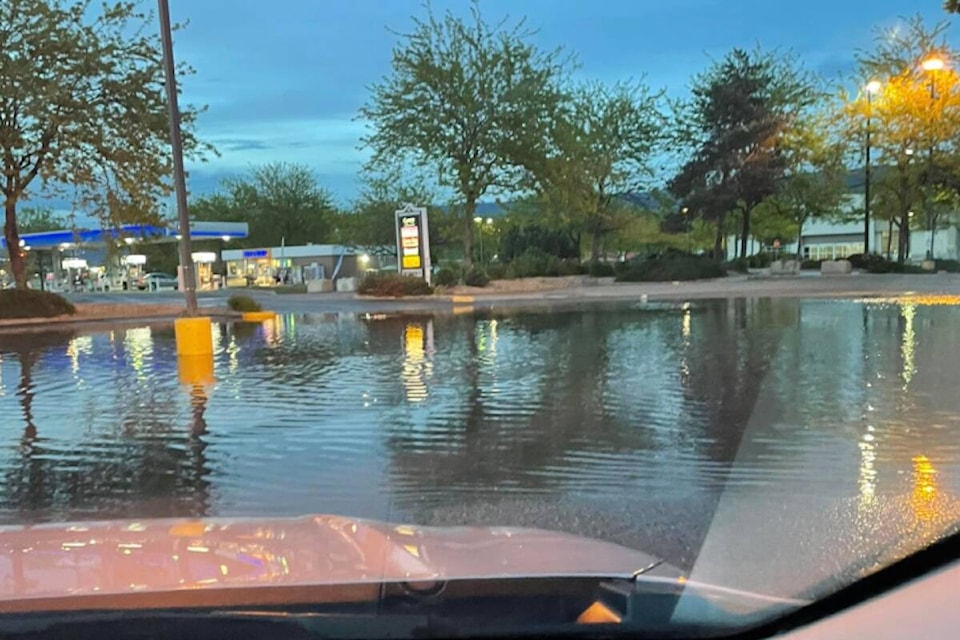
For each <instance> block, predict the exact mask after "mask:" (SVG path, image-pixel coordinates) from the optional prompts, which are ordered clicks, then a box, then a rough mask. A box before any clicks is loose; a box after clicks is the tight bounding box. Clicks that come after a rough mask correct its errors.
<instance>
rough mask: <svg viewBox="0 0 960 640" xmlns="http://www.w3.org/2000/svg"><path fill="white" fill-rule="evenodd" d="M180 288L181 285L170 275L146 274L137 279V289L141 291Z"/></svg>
mask: <svg viewBox="0 0 960 640" xmlns="http://www.w3.org/2000/svg"><path fill="white" fill-rule="evenodd" d="M179 288H180V283H179V282H178V280H177V278H176V277H175V276H171V275H170V274H168V273H145V274H143V275H142V276H140V278H138V279H137V289H140V290H141V291H145V290H149V291H159V290H160V289H173V290H174V291H176V290H177V289H179Z"/></svg>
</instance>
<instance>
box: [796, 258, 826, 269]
mask: <svg viewBox="0 0 960 640" xmlns="http://www.w3.org/2000/svg"><path fill="white" fill-rule="evenodd" d="M821 264H823V260H804V261H803V262H801V263H800V268H801V269H807V270H809V269H820V265H821Z"/></svg>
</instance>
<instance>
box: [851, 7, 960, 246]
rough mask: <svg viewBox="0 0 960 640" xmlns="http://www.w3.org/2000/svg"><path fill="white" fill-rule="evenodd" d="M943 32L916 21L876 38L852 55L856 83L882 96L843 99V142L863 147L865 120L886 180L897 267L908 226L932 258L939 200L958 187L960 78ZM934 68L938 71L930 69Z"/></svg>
mask: <svg viewBox="0 0 960 640" xmlns="http://www.w3.org/2000/svg"><path fill="white" fill-rule="evenodd" d="M948 26H949V25H948V24H947V23H945V22H942V23H938V24H935V25H933V26H927V24H926V23H925V21H924V19H923V17H922V16H920V15H917V16H914V17H913V18H910V19H908V20H907V21H906V22H905V23H904V25H903V28H902V29H898V30H896V31H892V32H891V31H890V30H882V31H881V30H878V32H877V36H876V38H875V42H876V45H875V47H874V48H873V49H872V50H870V51H864V52H860V53H859V54H858V55H857V63H858V70H857V76H858V77H859V78H861V79H863V78H865V79H872V80H876V81H877V82H878V85H879V90H878V91H877V93H876V95H874V96H872V97H868V96H867V95H866V93H865V92H861V94H860V95H858V96H856V98H855V99H847V103H848V108H847V111H846V115H847V116H848V118H847V131H848V139H849V140H850V141H851V142H852V144H854V145H857V144H859V143H860V140H862V139H863V135H862V133H863V126H864V123H865V121H866V120H867V118H868V117H869V119H870V122H871V124H872V126H871V134H872V135H871V147H872V150H873V152H874V154H875V158H876V163H877V164H878V165H882V166H883V167H885V168H886V169H887V173H888V174H890V175H884V176H883V177H882V178H881V179H880V180H879V181H878V190H877V196H878V197H884V199H885V201H886V206H885V210H886V211H887V212H888V213H889V214H890V215H891V217H890V220H891V221H892V223H893V224H894V225H895V226H896V227H897V229H898V231H899V234H898V235H899V238H900V242H899V245H898V247H897V256H898V259H899V260H901V261H902V260H904V259H906V257H907V252H908V250H909V247H910V230H911V226H913V225H921V226H922V227H924V228H926V229H927V230H928V231H929V232H930V242H931V244H930V249H929V250H928V252H927V253H928V257H931V256H932V248H933V240H934V233H935V231H936V229H937V227H938V224H939V219H940V216H941V212H942V210H943V208H942V207H940V206H938V205H937V203H938V202H942V201H944V200H945V199H948V195H947V194H946V193H944V192H951V191H956V190H957V188H958V187H960V179H958V178H960V75H958V73H957V71H956V70H954V69H952V68H951V67H950V66H949V65H947V64H946V61H948V60H951V59H956V56H957V55H958V52H957V51H955V50H953V49H951V47H950V46H949V42H948V39H947V29H948ZM931 61H934V62H938V63H939V64H937V65H930V64H928V63H929V62H931ZM842 97H844V98H846V96H842ZM884 191H889V192H890V193H886V194H885V193H883V192H884ZM893 203H896V207H895V208H891V205H892V204H893ZM911 212H917V213H923V214H924V215H923V216H919V215H918V216H912V215H911Z"/></svg>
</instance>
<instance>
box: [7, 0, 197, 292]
mask: <svg viewBox="0 0 960 640" xmlns="http://www.w3.org/2000/svg"><path fill="white" fill-rule="evenodd" d="M92 5H93V3H92V1H91V0H76V1H70V0H5V2H3V4H2V5H0V15H2V18H0V154H2V157H3V160H2V162H3V175H4V177H3V178H2V179H0V192H2V194H3V198H4V237H5V239H6V241H7V246H8V248H9V249H10V267H11V271H12V272H13V276H14V280H15V281H16V284H17V286H18V287H25V286H26V280H25V274H24V265H23V260H22V256H21V255H20V252H19V251H18V250H17V249H16V248H17V247H18V245H19V240H20V235H19V226H18V216H17V205H18V204H19V203H20V201H21V200H23V199H24V198H25V197H26V196H27V195H28V194H30V193H31V192H37V191H45V192H57V191H60V192H63V191H66V190H67V189H68V188H69V190H70V191H71V192H72V195H73V196H74V197H75V198H76V200H77V202H78V204H79V205H80V206H81V207H82V208H84V209H86V210H87V212H88V213H89V214H91V215H93V216H95V217H97V218H98V219H99V220H100V222H101V224H102V225H104V226H113V225H116V224H118V223H121V222H135V221H143V222H148V221H149V222H156V221H159V219H160V208H159V203H160V201H161V200H162V198H163V197H164V196H166V195H167V194H169V193H170V191H171V180H170V178H171V174H172V157H171V153H170V148H169V141H168V138H169V130H168V126H167V125H168V114H167V105H166V101H165V99H164V90H163V67H162V64H161V59H162V58H161V53H160V51H161V48H160V41H159V36H158V35H156V34H157V29H156V27H155V26H154V24H153V21H152V16H151V15H149V14H143V13H141V12H140V10H139V8H138V7H137V6H136V4H135V3H132V2H109V1H108V2H105V3H104V4H103V6H102V7H98V10H94V7H93V6H92ZM189 72H190V69H189V67H187V66H183V65H181V66H180V68H179V69H178V73H179V74H180V75H183V74H186V73H189ZM197 112H198V110H197V109H195V108H191V107H189V106H184V108H183V110H182V120H183V134H184V148H185V150H186V152H187V155H188V157H193V158H197V157H202V156H203V154H204V152H205V151H208V150H210V149H211V148H210V147H209V146H207V145H204V144H202V143H200V142H199V141H198V140H197V138H196V137H195V136H194V134H193V131H194V125H195V122H196V116H197ZM65 185H69V187H67V186H65Z"/></svg>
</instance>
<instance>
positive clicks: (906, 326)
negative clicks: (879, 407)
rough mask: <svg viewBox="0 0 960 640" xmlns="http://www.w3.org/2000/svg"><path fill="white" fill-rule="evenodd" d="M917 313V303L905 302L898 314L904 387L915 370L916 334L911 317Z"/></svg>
mask: <svg viewBox="0 0 960 640" xmlns="http://www.w3.org/2000/svg"><path fill="white" fill-rule="evenodd" d="M916 314H917V305H915V304H905V305H903V306H902V307H901V308H900V315H901V316H903V338H902V341H901V343H900V356H901V359H902V362H903V369H902V371H901V372H900V376H901V377H902V378H903V386H904V387H906V386H907V385H909V384H910V381H911V380H913V375H914V374H915V373H916V372H917V367H916V363H915V360H914V358H915V356H916V348H917V336H916V332H915V330H914V328H913V319H914V317H915V316H916Z"/></svg>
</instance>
